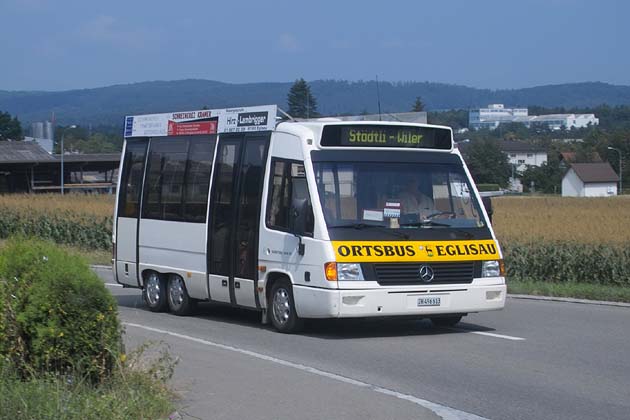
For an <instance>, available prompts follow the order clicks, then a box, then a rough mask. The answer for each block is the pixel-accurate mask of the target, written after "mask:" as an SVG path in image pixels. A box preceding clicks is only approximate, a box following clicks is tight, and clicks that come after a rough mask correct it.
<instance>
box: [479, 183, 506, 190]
mask: <svg viewBox="0 0 630 420" xmlns="http://www.w3.org/2000/svg"><path fill="white" fill-rule="evenodd" d="M477 190H479V191H500V190H501V186H500V185H499V184H477Z"/></svg>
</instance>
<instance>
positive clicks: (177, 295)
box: [167, 274, 197, 316]
mask: <svg viewBox="0 0 630 420" xmlns="http://www.w3.org/2000/svg"><path fill="white" fill-rule="evenodd" d="M167 286H168V293H167V297H168V307H169V309H170V311H171V313H173V314H175V315H179V316H186V315H190V314H191V313H192V312H193V311H194V309H195V307H196V306H197V305H196V303H197V301H195V300H193V299H192V298H191V297H190V296H189V295H188V291H186V284H184V280H183V279H182V278H181V277H180V276H178V275H177V274H171V275H170V276H168V285H167Z"/></svg>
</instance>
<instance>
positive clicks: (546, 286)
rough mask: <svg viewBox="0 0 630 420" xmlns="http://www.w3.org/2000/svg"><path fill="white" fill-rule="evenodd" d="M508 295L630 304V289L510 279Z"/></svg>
mask: <svg viewBox="0 0 630 420" xmlns="http://www.w3.org/2000/svg"><path fill="white" fill-rule="evenodd" d="M508 293H514V294H523V295H537V296H556V297H570V298H578V299H590V300H606V301H612V302H628V303H630V287H624V286H605V285H601V284H590V283H572V282H567V283H551V282H545V281H540V280H511V279H508Z"/></svg>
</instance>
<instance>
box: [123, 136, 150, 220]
mask: <svg viewBox="0 0 630 420" xmlns="http://www.w3.org/2000/svg"><path fill="white" fill-rule="evenodd" d="M147 143H148V141H147V140H146V139H144V140H140V141H134V142H128V143H127V148H126V150H125V158H124V161H123V170H122V175H121V177H120V178H121V179H120V189H121V191H120V198H119V203H118V206H119V207H118V216H119V217H133V218H136V217H138V211H139V208H140V191H141V190H142V177H143V176H144V158H145V154H146V151H147Z"/></svg>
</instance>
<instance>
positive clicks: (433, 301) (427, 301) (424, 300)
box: [418, 296, 442, 306]
mask: <svg viewBox="0 0 630 420" xmlns="http://www.w3.org/2000/svg"><path fill="white" fill-rule="evenodd" d="M441 304H442V298H441V297H439V296H431V297H419V298H418V306H440V305H441Z"/></svg>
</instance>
